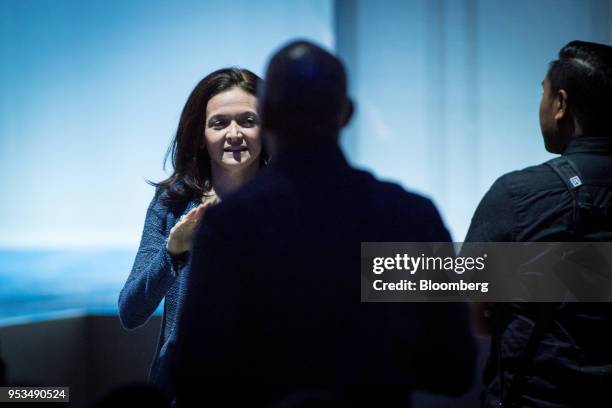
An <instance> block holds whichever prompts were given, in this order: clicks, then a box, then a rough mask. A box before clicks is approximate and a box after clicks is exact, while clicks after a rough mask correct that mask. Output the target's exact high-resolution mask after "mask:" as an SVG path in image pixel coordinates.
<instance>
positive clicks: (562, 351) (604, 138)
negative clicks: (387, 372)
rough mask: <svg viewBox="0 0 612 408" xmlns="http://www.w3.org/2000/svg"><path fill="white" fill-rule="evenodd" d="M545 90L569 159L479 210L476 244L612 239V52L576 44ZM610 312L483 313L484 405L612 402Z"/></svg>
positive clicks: (538, 306) (555, 134) (562, 56)
mask: <svg viewBox="0 0 612 408" xmlns="http://www.w3.org/2000/svg"><path fill="white" fill-rule="evenodd" d="M542 86H543V90H544V92H543V95H542V101H541V103H540V127H541V130H542V135H543V137H544V144H545V146H546V149H547V150H548V151H549V152H551V153H558V154H561V156H560V157H557V158H555V159H553V160H550V161H548V162H546V163H544V164H541V165H538V166H533V167H528V168H526V169H524V170H521V171H515V172H512V173H509V174H506V175H504V176H502V177H500V178H499V179H498V180H497V181H496V182H495V183H494V184H493V186H492V187H491V189H490V190H489V191H488V192H487V194H486V195H485V196H484V198H483V199H482V201H481V203H480V205H479V206H478V208H477V210H476V213H475V214H474V217H473V219H472V224H471V226H470V229H469V231H468V234H467V237H466V241H471V242H513V241H514V242H527V241H543V242H566V241H578V242H580V241H610V240H612V219H611V215H612V121H611V120H610V114H611V113H612V47H610V46H607V45H602V44H594V43H588V42H582V41H572V42H570V43H569V44H567V45H566V46H565V47H563V48H562V49H561V51H560V52H559V59H558V60H556V61H553V62H552V63H551V64H550V67H549V70H548V73H547V75H546V77H545V78H544V81H543V82H542ZM610 306H611V305H610V304H595V303H563V304H554V303H552V304H551V303H548V304H547V303H532V304H526V303H513V304H502V303H500V304H495V305H477V306H476V307H475V313H476V316H477V318H479V319H480V321H481V322H482V327H483V328H489V329H490V330H491V331H492V334H493V336H492V349H491V356H490V358H489V362H488V365H487V368H486V370H485V375H484V381H485V385H486V390H485V392H484V393H483V405H484V406H486V407H493V406H499V403H500V402H501V403H502V405H503V406H515V405H516V406H521V407H522V406H529V407H578V406H601V405H600V404H601V401H610V396H609V393H610V389H611V388H610V387H612V346H611V345H612V307H610ZM487 309H488V310H487ZM484 316H489V317H487V318H485V317H484ZM593 401H599V404H596V405H591V404H592V403H593Z"/></svg>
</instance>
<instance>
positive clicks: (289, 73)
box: [259, 41, 352, 144]
mask: <svg viewBox="0 0 612 408" xmlns="http://www.w3.org/2000/svg"><path fill="white" fill-rule="evenodd" d="M259 97H260V101H259V106H260V110H261V115H262V130H263V131H264V132H266V133H267V134H268V135H269V136H270V137H272V138H274V139H276V140H274V142H276V143H278V144H291V143H295V142H316V141H322V140H327V141H335V140H336V139H337V136H338V133H339V131H340V129H341V128H342V126H344V125H345V124H346V122H348V120H349V118H350V115H351V112H352V105H351V102H350V100H349V99H348V97H347V91H346V74H345V72H344V68H343V66H342V63H341V62H340V61H339V60H338V59H337V58H336V57H334V56H333V55H332V54H330V53H329V52H327V51H325V50H324V49H322V48H321V47H318V46H316V45H315V44H312V43H310V42H307V41H295V42H291V43H289V44H288V45H286V46H284V47H283V48H281V49H280V50H279V51H278V52H277V53H276V54H274V56H273V57H272V59H271V60H270V62H269V64H268V69H267V71H266V81H265V85H264V87H263V88H262V89H260V90H259Z"/></svg>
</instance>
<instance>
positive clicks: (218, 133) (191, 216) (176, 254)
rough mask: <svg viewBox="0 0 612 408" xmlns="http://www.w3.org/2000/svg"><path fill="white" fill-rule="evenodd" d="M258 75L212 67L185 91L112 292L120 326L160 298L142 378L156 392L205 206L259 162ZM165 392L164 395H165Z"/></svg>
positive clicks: (130, 325) (143, 317)
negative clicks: (134, 243) (163, 162)
mask: <svg viewBox="0 0 612 408" xmlns="http://www.w3.org/2000/svg"><path fill="white" fill-rule="evenodd" d="M259 81H261V79H260V78H259V77H257V76H256V75H255V74H253V73H252V72H250V71H248V70H244V69H238V68H225V69H220V70H218V71H215V72H213V73H212V74H210V75H208V76H207V77H206V78H204V79H202V80H201V81H200V83H199V84H198V85H197V86H196V87H195V89H194V90H193V91H192V93H191V95H190V96H189V99H188V100H187V103H186V105H185V107H184V108H183V112H182V114H181V118H180V121H179V125H178V129H177V132H176V136H175V138H174V140H173V141H172V144H171V146H170V148H169V150H168V152H167V154H166V159H167V158H168V156H170V155H172V165H173V168H174V172H173V174H172V175H171V176H170V177H169V178H168V179H166V180H164V181H162V182H160V183H151V184H153V185H154V186H156V187H157V189H156V192H155V196H154V197H153V200H152V201H151V204H150V205H149V209H148V210H147V216H146V219H145V226H144V231H143V234H142V239H141V241H140V247H139V249H138V253H137V254H136V260H135V261H134V266H133V267H132V272H131V273H130V276H129V277H128V279H127V282H126V283H125V286H124V287H123V289H122V290H121V294H120V295H119V317H120V319H121V323H122V325H123V326H124V327H125V328H127V329H134V328H136V327H139V326H141V325H143V324H144V323H145V322H146V321H147V320H148V319H149V318H150V317H151V315H152V314H153V312H154V311H155V309H156V308H157V307H158V305H159V303H160V302H161V300H162V299H164V298H165V302H164V314H163V318H162V327H161V333H160V339H159V343H158V347H157V352H156V355H155V358H154V360H153V365H152V366H151V372H150V380H151V382H153V384H154V385H156V386H158V388H160V389H165V391H166V392H169V393H170V390H168V389H167V388H166V384H160V383H159V382H163V380H158V378H161V377H158V375H157V374H158V373H157V370H158V363H159V361H160V359H162V357H163V354H164V352H165V349H166V347H165V346H166V345H167V343H168V342H169V341H170V339H171V338H172V333H173V329H174V325H175V321H176V318H177V308H178V305H179V303H180V301H181V297H182V295H183V294H182V293H181V291H180V288H181V285H180V284H179V280H178V279H177V277H178V276H179V275H184V274H185V273H187V271H188V269H189V251H190V250H191V247H192V244H193V238H194V233H195V229H196V226H197V225H198V223H199V221H200V220H201V219H202V217H203V216H204V214H205V211H206V208H208V207H209V206H211V205H213V204H215V203H216V202H218V201H219V200H220V199H222V198H223V197H224V196H226V195H227V194H228V193H230V192H231V191H233V190H235V189H236V188H238V187H239V186H240V185H242V184H243V183H244V182H246V181H248V180H249V179H251V178H252V177H253V176H255V174H256V173H257V171H258V170H259V168H260V167H261V166H262V165H263V163H264V157H265V155H264V154H263V153H262V143H261V139H260V136H259V117H258V115H257V110H256V102H257V99H256V97H255V92H256V89H257V85H258V82H259ZM169 396H170V397H171V395H169Z"/></svg>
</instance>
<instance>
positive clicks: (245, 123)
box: [242, 115, 259, 127]
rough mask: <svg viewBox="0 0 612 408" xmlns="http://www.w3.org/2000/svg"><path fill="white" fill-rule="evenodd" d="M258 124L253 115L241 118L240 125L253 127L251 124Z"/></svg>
mask: <svg viewBox="0 0 612 408" xmlns="http://www.w3.org/2000/svg"><path fill="white" fill-rule="evenodd" d="M258 124H259V121H258V120H257V118H256V117H255V116H251V115H249V116H246V117H245V118H243V120H242V126H244V127H253V126H257V125H258Z"/></svg>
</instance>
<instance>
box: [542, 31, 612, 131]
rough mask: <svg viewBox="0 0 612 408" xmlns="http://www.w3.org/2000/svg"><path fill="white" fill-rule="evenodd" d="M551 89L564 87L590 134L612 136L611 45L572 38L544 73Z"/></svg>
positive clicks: (570, 104) (581, 121) (555, 89)
mask: <svg viewBox="0 0 612 408" xmlns="http://www.w3.org/2000/svg"><path fill="white" fill-rule="evenodd" d="M547 77H548V80H549V81H550V86H551V89H552V91H553V92H557V91H559V90H560V89H564V90H565V91H566V92H567V94H568V105H569V109H570V112H572V114H573V115H574V117H575V118H576V121H577V122H578V123H579V124H580V126H581V127H582V129H583V131H584V132H585V133H587V134H588V135H591V136H612V135H608V133H610V132H611V130H612V122H611V120H612V118H611V117H610V114H611V113H612V109H611V108H612V47H610V46H609V45H604V44H596V43H591V42H584V41H572V42H570V43H568V44H567V45H566V46H564V47H563V48H561V50H560V51H559V59H558V60H555V61H553V62H551V63H550V67H549V69H548V74H547Z"/></svg>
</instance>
